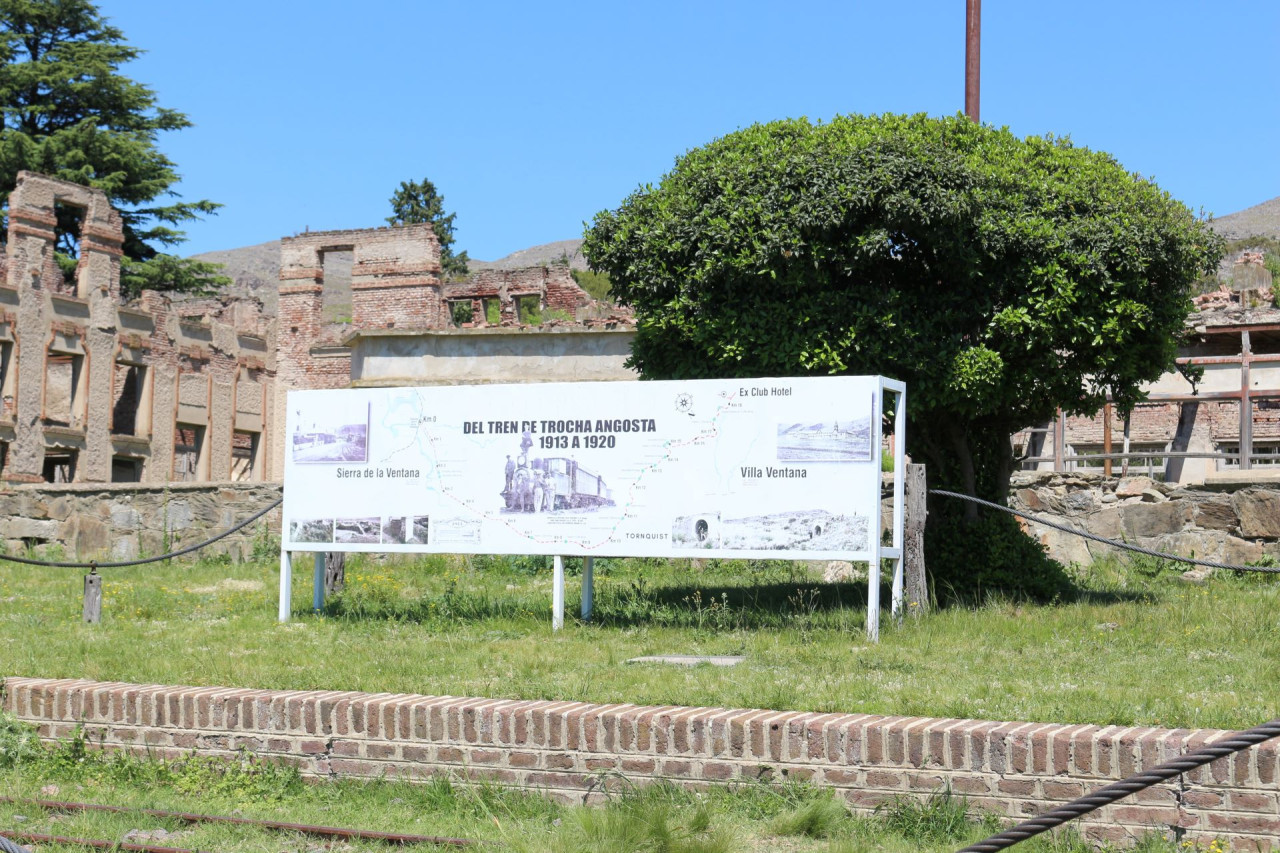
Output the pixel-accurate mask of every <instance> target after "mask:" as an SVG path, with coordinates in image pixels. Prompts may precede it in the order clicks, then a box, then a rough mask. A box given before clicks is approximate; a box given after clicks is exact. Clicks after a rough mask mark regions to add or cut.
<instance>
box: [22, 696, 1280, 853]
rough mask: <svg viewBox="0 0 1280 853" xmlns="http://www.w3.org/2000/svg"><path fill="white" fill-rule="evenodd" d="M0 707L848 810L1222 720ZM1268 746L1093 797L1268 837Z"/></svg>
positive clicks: (1273, 837) (1045, 772)
mask: <svg viewBox="0 0 1280 853" xmlns="http://www.w3.org/2000/svg"><path fill="white" fill-rule="evenodd" d="M3 708H4V710H6V711H8V712H9V713H11V714H15V715H17V716H18V717H19V718H20V719H23V720H26V721H28V722H31V723H34V724H36V725H37V726H38V727H39V729H40V734H41V736H42V737H44V738H46V739H51V738H61V737H66V736H67V735H69V734H71V733H72V732H73V731H74V730H75V729H76V727H77V726H78V725H83V726H84V730H85V732H86V733H87V734H88V736H89V737H90V739H91V740H92V741H94V742H95V743H97V742H100V743H101V744H102V745H103V746H105V747H107V748H117V749H128V750H130V751H134V752H150V753H151V754H153V755H159V756H168V757H176V756H179V755H183V754H187V753H189V752H190V751H192V750H195V751H198V752H200V753H202V754H209V755H232V754H235V753H236V752H237V751H240V750H246V751H248V752H251V753H254V754H256V755H258V756H260V757H262V758H266V759H271V760H281V761H286V762H289V763H291V764H294V765H296V766H297V767H298V768H299V769H300V770H301V771H302V772H303V773H304V774H307V775H310V776H317V777H328V776H355V777H377V776H383V775H386V776H396V777H400V778H409V779H425V778H429V777H432V776H436V775H442V774H443V775H448V776H451V777H454V778H457V779H460V780H466V779H472V780H478V779H490V780H493V781H496V782H500V783H502V784H507V785H516V786H523V787H530V788H538V789H542V790H545V791H546V792H547V793H549V794H552V795H555V796H559V797H562V798H565V799H572V800H576V801H582V800H590V799H592V798H594V797H598V796H599V795H600V793H601V791H602V789H603V788H604V787H608V786H611V785H617V784H618V783H619V782H620V780H621V779H622V778H623V777H625V778H628V779H630V780H633V781H644V780H652V779H659V778H663V779H671V780H674V781H677V782H681V783H684V784H689V785H706V784H711V783H726V782H732V781H735V780H744V779H756V778H761V777H764V778H772V779H783V778H787V779H805V780H810V781H812V782H814V783H816V784H820V785H827V786H831V787H833V788H835V789H836V790H837V791H838V792H839V793H840V794H841V795H842V796H843V797H844V798H845V799H847V800H848V802H849V803H850V804H851V805H852V806H853V807H854V808H855V809H859V810H868V809H871V808H874V807H875V806H876V805H877V804H879V803H881V802H884V801H885V800H888V799H891V798H892V797H895V796H904V795H905V796H920V797H923V796H927V795H928V794H929V793H930V792H932V791H937V790H940V789H942V788H944V787H945V786H946V785H950V786H951V788H952V790H954V791H956V792H958V793H962V794H964V795H966V796H968V797H969V799H970V801H971V802H972V803H973V804H975V805H977V806H980V807H982V808H985V809H988V810H991V811H994V812H997V813H999V814H1003V815H1007V816H1009V817H1012V818H1021V817H1025V816H1028V815H1033V814H1037V813H1040V812H1042V811H1045V810H1047V809H1048V808H1051V807H1053V806H1054V805H1055V804H1058V803H1061V802H1064V801H1066V800H1070V799H1073V798H1075V797H1078V796H1080V795H1081V794H1083V793H1085V792H1086V791H1088V790H1091V789H1093V788H1096V787H1100V786H1101V785H1104V784H1108V783H1110V782H1113V781H1115V780H1117V779H1121V778H1123V777H1125V776H1128V775H1130V774H1133V773H1135V772H1137V771H1138V770H1140V769H1142V768H1144V767H1151V766H1153V765H1155V764H1159V763H1161V762H1163V761H1167V760H1169V759H1171V758H1173V757H1175V756H1177V755H1179V754H1182V753H1185V752H1188V751H1191V750H1194V749H1197V748H1199V747H1200V746H1202V745H1204V744H1206V743H1209V742H1212V741H1214V740H1217V739H1220V738H1222V737H1225V736H1226V735H1227V734H1228V733H1227V732H1223V731H1219V730H1207V729H1200V730H1186V729H1177V730H1169V729H1157V728H1126V727H1122V726H1086V725H1074V726H1072V725H1056V724H1043V723H1018V722H1012V723H1001V722H990V721H984V720H953V719H930V718H921V717H883V716H874V715H867V714H817V713H802V712H793V711H786V712H780V711H764V710H730V709H723V708H684V707H677V706H665V707H641V706H636V705H589V704H585V703H581V702H545V701H541V702H540V701H512V700H502V699H466V698H457V697H449V696H416V695H408V694H389V693H376V694H369V693H354V692H338V691H284V690H246V689H239V688H217V687H204V688H199V687H173V686H162V685H140V684H124V683H119V682H95V681H83V680H50V679H32V678H9V679H6V680H5V682H4V694H3ZM1278 768H1280V748H1278V747H1277V745H1276V743H1275V742H1274V741H1273V742H1271V743H1269V744H1264V745H1263V746H1262V747H1259V748H1255V749H1253V750H1249V751H1246V752H1244V753H1238V754H1237V755H1236V756H1235V757H1234V758H1231V759H1220V760H1218V761H1216V762H1214V763H1213V764H1211V765H1209V766H1208V767H1204V768H1201V769H1200V770H1197V771H1195V772H1193V773H1188V774H1186V775H1184V776H1182V777H1181V778H1180V779H1178V780H1176V781H1175V782H1173V783H1170V784H1167V785H1161V786H1158V787H1155V788H1151V789H1148V790H1147V791H1144V792H1142V793H1140V794H1138V795H1136V796H1133V797H1130V798H1129V799H1127V800H1124V801H1122V802H1121V803H1119V804H1117V805H1114V806H1109V807H1107V808H1106V809H1103V810H1102V811H1101V812H1095V813H1094V815H1093V816H1092V817H1091V818H1090V819H1089V820H1087V821H1086V822H1085V823H1084V825H1083V826H1082V829H1083V831H1084V832H1085V833H1086V834H1087V835H1088V836H1090V837H1092V838H1096V839H1108V840H1113V841H1124V840H1126V839H1129V838H1132V837H1134V836H1135V835H1139V834H1141V833H1143V832H1146V831H1148V830H1151V829H1157V830H1160V829H1163V830H1167V829H1168V828H1169V827H1171V826H1178V827H1181V828H1182V829H1185V830H1187V832H1188V837H1190V838H1197V837H1199V838H1211V837H1222V838H1225V839H1229V840H1230V841H1231V843H1232V845H1233V847H1234V849H1241V850H1280V807H1278V805H1277V801H1278V796H1277V795H1278V793H1280V786H1278V784H1277V778H1278V775H1280V774H1278Z"/></svg>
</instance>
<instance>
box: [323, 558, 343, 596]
mask: <svg viewBox="0 0 1280 853" xmlns="http://www.w3.org/2000/svg"><path fill="white" fill-rule="evenodd" d="M346 582H347V554H346V552H345V551H329V552H328V553H326V554H325V555H324V594H325V597H326V598H327V597H329V596H331V595H333V594H334V593H336V592H342V587H343V586H344V585H345V584H346Z"/></svg>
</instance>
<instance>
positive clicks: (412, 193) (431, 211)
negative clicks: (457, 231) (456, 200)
mask: <svg viewBox="0 0 1280 853" xmlns="http://www.w3.org/2000/svg"><path fill="white" fill-rule="evenodd" d="M391 214H392V215H391V216H388V217H387V222H388V223H389V224H391V225H418V224H422V223H426V222H430V223H431V227H432V230H434V231H435V232H436V239H437V240H438V241H439V242H440V267H441V269H443V270H444V273H445V275H447V276H450V277H461V276H464V275H466V274H467V263H468V262H469V261H470V260H471V259H470V258H468V257H467V253H466V252H459V253H458V254H456V255H455V254H454V253H453V220H454V217H456V216H457V214H456V213H445V212H444V196H442V195H440V194H439V193H438V192H436V185H435V184H433V183H431V181H429V180H427V179H426V178H423V179H422V182H421V183H419V182H417V181H401V182H400V188H399V189H397V190H396V192H395V195H393V196H391Z"/></svg>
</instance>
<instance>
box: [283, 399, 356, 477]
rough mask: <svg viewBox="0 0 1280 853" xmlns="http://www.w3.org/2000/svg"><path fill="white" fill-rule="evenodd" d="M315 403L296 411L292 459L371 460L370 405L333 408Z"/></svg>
mask: <svg viewBox="0 0 1280 853" xmlns="http://www.w3.org/2000/svg"><path fill="white" fill-rule="evenodd" d="M333 409H334V407H332V406H326V407H321V406H318V405H315V404H312V405H304V406H299V407H298V408H297V409H296V410H295V411H294V413H293V414H294V421H293V435H292V436H291V442H290V444H291V446H292V448H293V461H294V462H301V463H312V462H327V463H335V462H368V461H369V404H368V403H364V404H362V405H360V406H358V407H354V408H350V409H342V410H339V411H334V410H333Z"/></svg>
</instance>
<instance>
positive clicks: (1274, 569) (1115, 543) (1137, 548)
mask: <svg viewBox="0 0 1280 853" xmlns="http://www.w3.org/2000/svg"><path fill="white" fill-rule="evenodd" d="M929 494H931V495H942V496H943V497H948V498H959V499H960V500H965V501H969V502H971V503H976V504H978V505H980V506H985V507H987V508H988V509H998V510H1000V511H1001V512H1007V513H1009V514H1010V515H1016V516H1018V517H1019V518H1025V519H1026V520H1027V521H1033V522H1035V523H1036V524H1043V525H1044V526H1045V527H1052V528H1053V529H1054V530H1061V531H1062V532H1063V533H1071V534H1074V535H1076V536H1080V537H1082V538H1084V539H1089V540H1091V541H1093V542H1101V543H1102V544H1103V545H1110V546H1111V547H1113V548H1121V549H1123V550H1125V551H1134V552H1136V553H1138V554H1146V555H1147V556H1148V557H1159V558H1160V559H1162V560H1175V561H1177V562H1179V563H1190V564H1192V565H1194V566H1207V567H1208V568H1211V569H1229V570H1231V571H1233V572H1267V573H1271V574H1277V573H1280V566H1244V565H1240V564H1239V563H1218V562H1215V561H1213V560H1197V559H1196V558H1195V557H1182V556H1179V555H1178V554H1168V553H1165V552H1164V551H1154V550H1152V549H1151V548H1143V547H1142V546H1141V545H1131V544H1130V543H1128V542H1121V541H1120V540H1118V539H1107V538H1105V537H1103V536H1096V535H1094V534H1092V533H1087V532H1085V531H1083V530H1076V529H1075V528H1072V527H1067V526H1066V525H1065V524H1058V523H1057V522H1053V521H1045V520H1044V519H1043V518H1037V517H1036V516H1034V515H1032V514H1031V513H1029V512H1023V511H1022V510H1020V509H1013V508H1012V507H1007V506H1004V505H1002V504H998V503H993V502H991V501H984V500H983V499H982V498H975V497H974V496H973V495H963V494H960V493H959V492H948V491H945V490H943V489H930V490H929Z"/></svg>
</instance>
